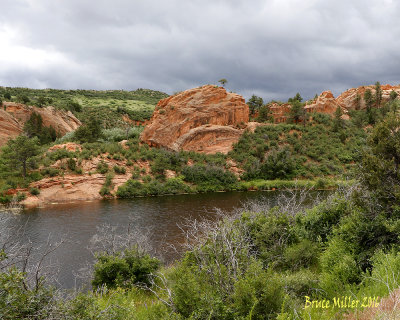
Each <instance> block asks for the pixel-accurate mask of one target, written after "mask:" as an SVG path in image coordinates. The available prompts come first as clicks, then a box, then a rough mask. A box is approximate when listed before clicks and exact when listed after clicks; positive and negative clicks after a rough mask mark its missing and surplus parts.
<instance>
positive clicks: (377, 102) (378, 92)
mask: <svg viewBox="0 0 400 320" xmlns="http://www.w3.org/2000/svg"><path fill="white" fill-rule="evenodd" d="M381 103H382V88H381V84H380V83H379V81H377V82H376V83H375V105H376V107H377V108H380V107H381Z"/></svg>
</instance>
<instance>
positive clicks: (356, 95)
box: [336, 84, 400, 110]
mask: <svg viewBox="0 0 400 320" xmlns="http://www.w3.org/2000/svg"><path fill="white" fill-rule="evenodd" d="M367 89H370V90H371V92H372V94H373V95H375V86H374V85H371V86H362V87H358V88H351V89H349V90H347V91H345V92H343V93H342V94H341V95H340V96H338V97H337V98H336V102H337V103H338V104H339V105H340V106H342V107H343V108H344V109H346V110H362V109H365V108H366V105H365V101H364V93H365V91H366V90H367ZM381 89H382V104H384V103H385V102H387V101H389V97H390V93H391V92H392V90H393V91H395V92H397V94H398V95H399V97H400V85H398V86H391V85H389V84H386V85H382V86H381Z"/></svg>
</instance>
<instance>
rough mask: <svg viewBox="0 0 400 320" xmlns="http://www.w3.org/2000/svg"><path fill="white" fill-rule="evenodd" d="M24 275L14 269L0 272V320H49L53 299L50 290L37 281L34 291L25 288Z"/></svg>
mask: <svg viewBox="0 0 400 320" xmlns="http://www.w3.org/2000/svg"><path fill="white" fill-rule="evenodd" d="M26 282H27V280H26V275H25V274H24V273H22V272H20V271H18V270H17V269H16V268H11V269H9V270H8V271H6V272H0V318H1V319H3V320H14V319H37V320H41V319H49V312H50V310H51V306H52V302H53V301H54V299H53V292H52V290H51V289H47V288H45V287H44V285H43V282H42V281H39V283H38V286H37V287H36V288H35V289H30V288H29V287H27V286H26Z"/></svg>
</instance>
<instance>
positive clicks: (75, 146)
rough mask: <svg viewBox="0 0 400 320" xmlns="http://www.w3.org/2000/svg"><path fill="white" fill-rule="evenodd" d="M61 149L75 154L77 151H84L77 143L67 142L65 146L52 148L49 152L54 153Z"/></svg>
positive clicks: (59, 145) (58, 145) (60, 145)
mask: <svg viewBox="0 0 400 320" xmlns="http://www.w3.org/2000/svg"><path fill="white" fill-rule="evenodd" d="M60 149H65V150H67V151H70V152H75V151H82V146H81V145H80V144H77V143H73V142H67V143H64V144H56V145H55V146H52V147H50V148H49V150H48V151H49V152H53V151H56V150H60Z"/></svg>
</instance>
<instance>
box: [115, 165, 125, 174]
mask: <svg viewBox="0 0 400 320" xmlns="http://www.w3.org/2000/svg"><path fill="white" fill-rule="evenodd" d="M113 170H114V172H115V173H116V174H125V173H126V169H125V167H123V166H114V167H113Z"/></svg>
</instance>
